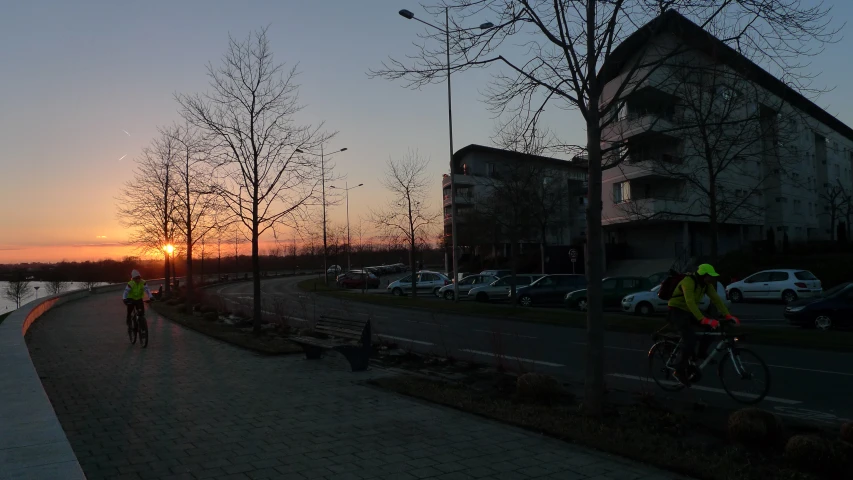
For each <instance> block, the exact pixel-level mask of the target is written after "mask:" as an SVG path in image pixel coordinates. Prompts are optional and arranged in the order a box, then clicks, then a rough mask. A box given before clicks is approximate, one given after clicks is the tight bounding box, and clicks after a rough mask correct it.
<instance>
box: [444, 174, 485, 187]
mask: <svg viewBox="0 0 853 480" xmlns="http://www.w3.org/2000/svg"><path fill="white" fill-rule="evenodd" d="M476 178H477V177H475V176H473V175H462V174H461V173H457V174H455V175H454V177H453V181H454V182H455V183H456V186H457V187H459V186H471V185H476V184H477V179H476ZM445 187H447V188H450V175H448V174H446V173H445V174H444V175H443V176H442V178H441V188H445Z"/></svg>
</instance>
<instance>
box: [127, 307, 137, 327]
mask: <svg viewBox="0 0 853 480" xmlns="http://www.w3.org/2000/svg"><path fill="white" fill-rule="evenodd" d="M126 306H127V319H125V323H127V328H130V316H131V315H132V314H133V309H134V308H135V306H134V304H133V301H130V302H127V305H126Z"/></svg>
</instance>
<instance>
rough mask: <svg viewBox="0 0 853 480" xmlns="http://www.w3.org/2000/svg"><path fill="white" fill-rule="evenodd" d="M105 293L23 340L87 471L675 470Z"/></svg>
mask: <svg viewBox="0 0 853 480" xmlns="http://www.w3.org/2000/svg"><path fill="white" fill-rule="evenodd" d="M149 322H150V339H151V342H150V345H149V347H148V349H147V350H142V349H141V348H139V346H138V345H137V346H131V345H130V344H129V342H128V341H127V337H126V334H125V332H124V306H123V305H122V304H121V303H120V301H119V299H118V298H112V297H108V296H106V295H98V296H94V297H90V298H87V299H84V300H80V301H77V302H73V303H70V304H68V305H65V306H62V307H60V308H58V309H56V310H53V311H51V312H49V313H48V314H47V315H46V316H45V317H44V318H42V319H41V320H39V321H38V322H37V323H36V325H35V327H34V328H33V329H32V330H31V333H30V334H29V335H30V338H29V348H30V351H31V353H32V358H33V361H34V363H35V365H36V368H37V370H38V372H39V375H40V376H41V377H42V382H43V384H44V386H45V389H46V391H47V393H48V396H49V397H50V399H51V402H52V403H53V406H54V409H55V410H56V413H57V415H58V416H59V419H60V421H61V423H62V426H63V428H64V429H65V432H66V433H67V435H68V438H69V440H70V442H71V445H72V447H73V448H74V452H75V453H76V455H77V457H78V459H79V461H80V464H81V465H82V467H83V470H84V472H85V473H86V475H87V477H88V478H89V479H90V480H97V479H101V478H117V479H153V478H159V479H201V478H215V479H261V478H270V479H320V478H322V479H336V480H347V479H441V480H456V479H471V478H489V479H527V478H549V479H561V480H573V479H587V478H590V479H592V478H594V479H644V480H651V479H668V478H678V477H677V476H676V475H674V474H670V473H667V472H662V471H659V470H655V469H652V468H649V467H647V466H643V465H640V464H637V463H633V462H630V461H627V460H624V459H621V458H618V457H613V456H609V455H605V454H602V453H598V452H594V451H591V450H587V449H583V448H580V447H576V446H573V445H569V444H566V443H564V442H560V441H558V440H554V439H549V438H545V437H542V436H539V435H536V434H534V433H530V432H527V431H524V430H521V429H517V428H513V427H509V426H506V425H502V424H499V423H496V422H491V421H488V420H484V419H481V418H479V417H475V416H472V415H467V414H464V413H462V412H458V411H455V410H452V409H448V408H444V407H440V406H435V405H430V404H427V403H424V402H419V401H416V400H412V399H409V398H406V397H402V396H399V395H395V394H392V393H388V392H384V391H381V390H378V389H375V388H372V387H369V386H365V385H362V384H360V382H363V381H364V380H367V379H369V378H376V377H378V376H381V375H386V374H387V373H386V372H384V371H382V370H379V369H372V370H371V371H369V372H362V373H352V372H350V371H348V368H347V367H348V366H347V364H346V363H345V362H344V361H343V360H342V359H340V358H338V357H336V356H334V354H332V355H331V356H329V357H327V358H325V359H323V360H321V361H307V360H304V359H303V357H302V356H301V355H290V356H279V357H266V356H260V355H256V354H254V353H252V352H249V351H246V350H242V349H239V348H236V347H233V346H230V345H227V344H223V343H220V342H218V341H216V340H213V339H210V338H208V337H205V336H203V335H201V334H198V333H196V332H193V331H190V330H186V329H184V328H182V327H179V326H177V325H175V324H174V323H171V322H169V321H168V320H165V319H162V318H160V317H159V316H158V315H156V314H155V313H154V312H151V313H150V314H149Z"/></svg>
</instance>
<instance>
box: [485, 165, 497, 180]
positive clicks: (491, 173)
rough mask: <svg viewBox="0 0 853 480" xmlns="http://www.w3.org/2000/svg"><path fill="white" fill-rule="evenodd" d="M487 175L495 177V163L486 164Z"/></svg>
mask: <svg viewBox="0 0 853 480" xmlns="http://www.w3.org/2000/svg"><path fill="white" fill-rule="evenodd" d="M486 175H488V176H489V177H494V176H495V164H494V163H492V162H489V163H487V164H486Z"/></svg>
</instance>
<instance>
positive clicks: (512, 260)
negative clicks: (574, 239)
mask: <svg viewBox="0 0 853 480" xmlns="http://www.w3.org/2000/svg"><path fill="white" fill-rule="evenodd" d="M516 243H517V242H516V239H515V238H511V239H510V242H509V271H510V276H512V282H510V287H509V299H510V302H511V303H512V305H515V300H516V296H517V294H518V292H517V291H516V289H515V284H516V283H517V282H516V281H515V272H516V271H517V270H518V267H517V261H516V258H515V257H517V255H516V253H515V244H516Z"/></svg>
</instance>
